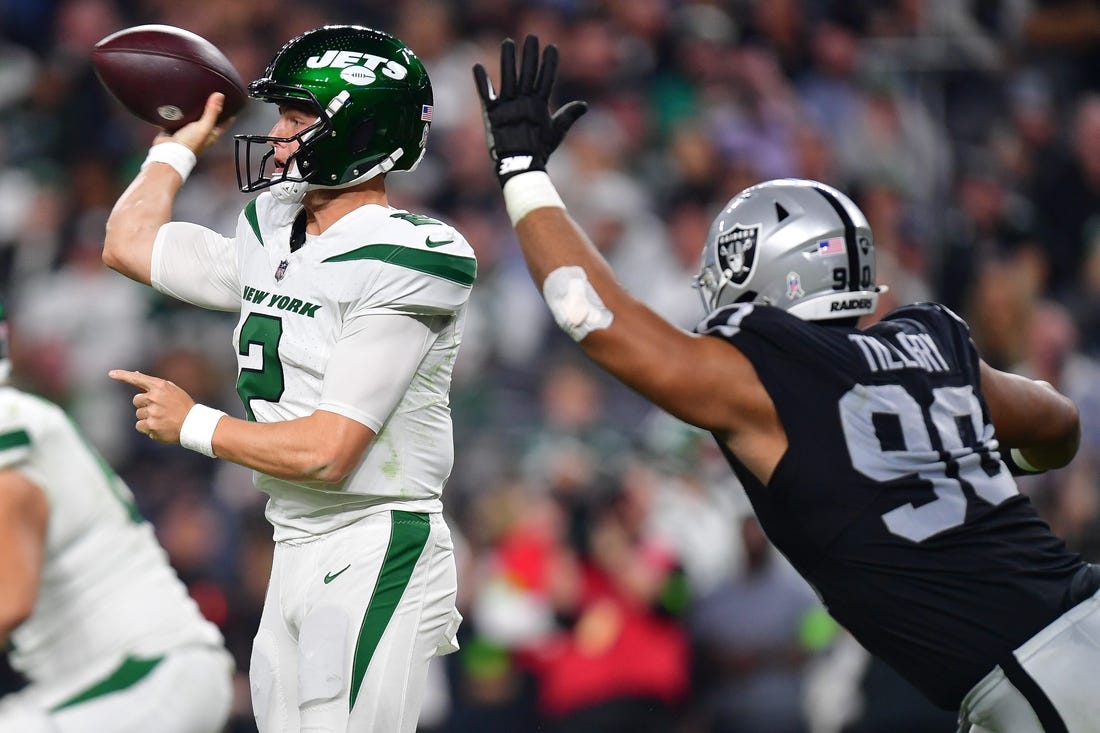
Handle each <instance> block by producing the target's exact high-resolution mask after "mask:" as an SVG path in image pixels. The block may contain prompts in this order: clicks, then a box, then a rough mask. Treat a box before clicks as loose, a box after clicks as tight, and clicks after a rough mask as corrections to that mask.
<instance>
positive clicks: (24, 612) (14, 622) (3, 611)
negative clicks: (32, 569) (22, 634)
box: [0, 593, 34, 642]
mask: <svg viewBox="0 0 1100 733" xmlns="http://www.w3.org/2000/svg"><path fill="white" fill-rule="evenodd" d="M32 611H34V595H33V594H26V593H10V594H9V593H5V594H4V597H3V598H2V599H0V642H2V641H3V640H4V639H7V638H8V637H9V636H11V633H12V632H13V631H15V629H17V628H18V627H19V625H20V624H22V623H23V622H24V621H26V620H27V619H28V618H30V616H31V612H32Z"/></svg>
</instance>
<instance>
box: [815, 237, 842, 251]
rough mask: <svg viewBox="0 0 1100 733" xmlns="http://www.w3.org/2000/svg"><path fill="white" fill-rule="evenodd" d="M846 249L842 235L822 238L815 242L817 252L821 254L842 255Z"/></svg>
mask: <svg viewBox="0 0 1100 733" xmlns="http://www.w3.org/2000/svg"><path fill="white" fill-rule="evenodd" d="M847 251H848V250H847V248H846V247H845V246H844V237H833V238H832V239H823V240H821V241H820V242H818V243H817V253H818V254H821V255H842V254H844V253H845V252H847Z"/></svg>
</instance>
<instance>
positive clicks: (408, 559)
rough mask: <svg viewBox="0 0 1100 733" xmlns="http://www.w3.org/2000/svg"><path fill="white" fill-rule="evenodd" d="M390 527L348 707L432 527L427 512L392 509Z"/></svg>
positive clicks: (358, 649) (362, 629) (361, 631)
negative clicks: (416, 512) (396, 510)
mask: <svg viewBox="0 0 1100 733" xmlns="http://www.w3.org/2000/svg"><path fill="white" fill-rule="evenodd" d="M392 516H393V520H392V525H391V529H390V545H389V547H388V548H386V558H385V559H384V560H383V561H382V569H381V571H380V572H379V573H378V581H377V582H376V583H375V586H374V593H373V594H371V599H370V603H369V604H367V611H366V613H365V614H363V623H362V624H361V625H360V626H359V639H358V641H357V642H356V644H355V657H354V659H353V660H352V666H351V699H350V702H349V704H348V709H349V710H350V709H352V708H354V707H355V699H356V698H357V697H359V686H360V685H361V684H363V678H364V677H366V675H367V667H368V666H370V660H371V657H373V656H374V651H375V650H376V649H377V648H378V642H379V640H381V638H382V633H383V632H384V631H385V630H386V626H387V625H388V624H389V622H390V619H391V618H392V617H393V612H394V610H395V609H396V608H397V603H398V601H400V600H401V594H402V593H404V592H405V587H406V586H407V585H408V584H409V578H411V577H412V574H413V569H414V568H415V567H416V561H417V560H419V559H420V553H421V552H423V551H424V545H425V544H427V542H428V532H429V531H430V524H429V519H428V516H427V515H426V514H414V513H412V512H393V513H392Z"/></svg>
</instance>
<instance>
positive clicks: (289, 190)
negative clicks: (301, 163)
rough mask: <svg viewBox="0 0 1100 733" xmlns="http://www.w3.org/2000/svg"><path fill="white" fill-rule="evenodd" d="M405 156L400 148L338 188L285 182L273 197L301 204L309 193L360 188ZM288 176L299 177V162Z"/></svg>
mask: <svg viewBox="0 0 1100 733" xmlns="http://www.w3.org/2000/svg"><path fill="white" fill-rule="evenodd" d="M404 154H405V153H404V149H403V148H398V149H397V150H395V151H393V152H392V153H390V154H389V155H387V156H386V157H385V158H383V159H382V160H380V161H379V162H378V163H377V164H376V165H375V166H374V167H373V168H371V169H370V170H368V171H367V172H366V173H364V174H363V175H361V176H357V177H355V178H354V179H352V180H350V181H348V182H347V183H341V184H340V185H338V186H324V185H321V184H319V183H308V182H306V181H283V182H282V183H276V184H275V185H274V186H272V187H271V195H272V196H274V197H275V200H276V201H279V202H281V203H284V204H300V203H302V199H304V198H305V196H306V193H307V192H308V191H315V190H317V189H319V188H333V189H339V188H351V187H352V186H358V185H359V184H360V183H363V182H364V181H369V180H370V179H372V178H374V177H375V176H380V175H382V174H383V173H388V172H389V171H391V170H392V169H393V167H394V166H395V165H396V164H397V161H399V160H401V156H402V155H404ZM287 175H290V176H298V161H296V160H295V161H291V163H290V165H289V166H287Z"/></svg>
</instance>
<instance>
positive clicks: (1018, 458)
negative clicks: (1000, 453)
mask: <svg viewBox="0 0 1100 733" xmlns="http://www.w3.org/2000/svg"><path fill="white" fill-rule="evenodd" d="M1008 454H1009V455H1010V456H1012V460H1013V462H1015V464H1016V465H1017V466H1019V467H1020V468H1022V469H1023V470H1025V471H1027V472H1028V473H1043V469H1041V468H1036V467H1035V466H1033V465H1031V464H1030V463H1029V462H1028V460H1027V459H1026V458H1024V454H1023V453H1021V452H1020V449H1019V448H1013V449H1012V450H1010V451H1009V452H1008Z"/></svg>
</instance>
